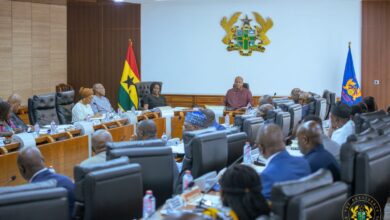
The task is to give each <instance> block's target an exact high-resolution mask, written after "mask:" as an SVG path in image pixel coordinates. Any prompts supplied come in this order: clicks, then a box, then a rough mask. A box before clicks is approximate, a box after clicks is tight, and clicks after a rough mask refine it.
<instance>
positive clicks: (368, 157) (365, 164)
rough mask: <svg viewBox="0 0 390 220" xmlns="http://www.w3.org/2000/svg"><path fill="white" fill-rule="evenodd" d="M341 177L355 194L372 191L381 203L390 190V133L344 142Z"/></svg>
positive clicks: (372, 194)
mask: <svg viewBox="0 0 390 220" xmlns="http://www.w3.org/2000/svg"><path fill="white" fill-rule="evenodd" d="M340 160H341V180H342V181H344V182H346V183H347V184H350V190H351V193H352V194H369V195H371V196H373V197H374V198H375V199H376V200H377V201H378V202H379V203H380V205H381V207H382V210H383V208H384V205H385V204H386V200H387V197H388V192H389V191H390V172H389V167H390V136H387V135H386V136H385V135H382V136H378V137H376V138H374V139H371V140H365V141H361V142H352V143H348V142H347V143H345V144H343V145H342V146H341V152H340Z"/></svg>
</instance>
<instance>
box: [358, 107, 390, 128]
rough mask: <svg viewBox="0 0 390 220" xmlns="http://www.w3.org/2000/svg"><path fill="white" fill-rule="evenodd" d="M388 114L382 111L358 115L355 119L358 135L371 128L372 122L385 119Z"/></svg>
mask: <svg viewBox="0 0 390 220" xmlns="http://www.w3.org/2000/svg"><path fill="white" fill-rule="evenodd" d="M385 117H387V114H386V112H385V111H383V110H380V111H376V112H368V113H363V114H356V115H355V116H354V118H353V121H354V122H355V130H356V133H360V132H362V131H364V130H366V129H367V128H369V127H370V121H372V120H376V119H380V118H385Z"/></svg>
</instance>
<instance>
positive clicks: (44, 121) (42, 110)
mask: <svg viewBox="0 0 390 220" xmlns="http://www.w3.org/2000/svg"><path fill="white" fill-rule="evenodd" d="M28 118H29V119H30V123H31V124H32V125H33V124H35V123H36V122H38V123H39V125H40V126H43V125H48V124H50V123H51V122H52V121H54V122H55V123H56V124H58V123H59V120H58V116H57V112H56V106H55V94H54V93H50V94H45V95H39V96H37V95H34V96H33V97H31V98H29V99H28Z"/></svg>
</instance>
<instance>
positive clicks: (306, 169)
mask: <svg viewBox="0 0 390 220" xmlns="http://www.w3.org/2000/svg"><path fill="white" fill-rule="evenodd" d="M310 173H311V171H310V166H309V163H308V162H307V160H305V158H303V157H294V156H291V155H290V154H289V153H288V152H287V151H285V150H284V151H281V152H279V153H278V154H277V155H276V156H275V157H274V158H272V159H271V161H270V162H269V163H268V164H267V167H266V168H265V169H264V170H263V172H262V173H261V174H260V178H261V184H262V186H263V191H262V193H263V195H264V197H265V198H266V199H270V197H271V189H272V186H273V185H274V183H277V182H284V181H288V180H296V179H299V178H302V177H305V176H307V175H309V174H310Z"/></svg>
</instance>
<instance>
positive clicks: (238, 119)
mask: <svg viewBox="0 0 390 220" xmlns="http://www.w3.org/2000/svg"><path fill="white" fill-rule="evenodd" d="M254 117H255V116H254V115H236V116H235V117H234V127H238V128H239V129H240V131H244V130H243V129H244V128H243V125H244V121H245V120H246V119H248V118H254Z"/></svg>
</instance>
